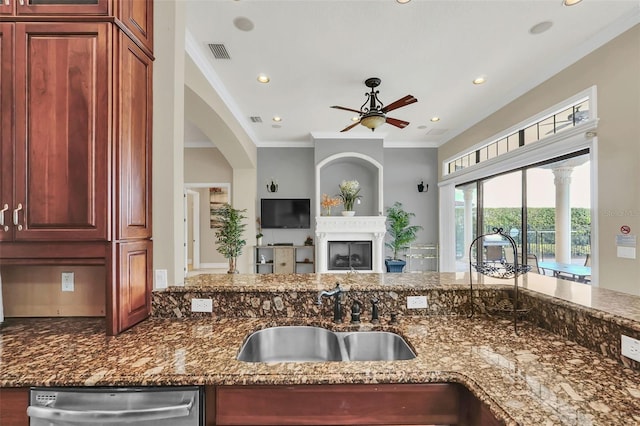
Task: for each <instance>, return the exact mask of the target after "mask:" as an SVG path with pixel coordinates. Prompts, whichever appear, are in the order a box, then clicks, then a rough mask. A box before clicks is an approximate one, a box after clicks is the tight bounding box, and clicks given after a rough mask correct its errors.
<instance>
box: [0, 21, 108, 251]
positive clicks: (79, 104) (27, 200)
mask: <svg viewBox="0 0 640 426" xmlns="http://www.w3.org/2000/svg"><path fill="white" fill-rule="evenodd" d="M109 30H110V27H109V24H106V23H17V24H16V27H15V34H16V36H15V57H16V61H15V68H14V69H15V71H14V75H15V88H16V91H15V101H14V102H15V106H16V108H15V111H16V120H15V123H16V127H15V142H14V158H15V163H14V164H15V168H14V198H15V200H14V204H13V205H12V207H11V208H12V209H13V212H14V213H12V215H13V218H12V219H13V221H14V222H13V224H14V226H12V227H11V231H13V239H14V240H15V241H61V240H64V241H78V240H104V239H106V238H107V221H106V218H107V191H105V189H106V188H107V185H106V183H107V176H108V174H107V173H108V170H107V168H108V165H109V162H108V161H107V160H108V143H107V142H108V141H107V138H108V134H109V133H108V123H109V122H108V120H106V118H107V117H108V116H109V114H108V103H107V99H108V98H107V96H108V93H107V89H108V84H109V80H108V75H107V73H105V70H107V69H108V51H107V47H108V42H109ZM16 219H17V221H16Z"/></svg>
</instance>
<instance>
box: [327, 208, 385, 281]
mask: <svg viewBox="0 0 640 426" xmlns="http://www.w3.org/2000/svg"><path fill="white" fill-rule="evenodd" d="M385 220H386V217H385V216H353V217H347V216H317V217H316V266H317V271H318V272H320V273H322V272H349V271H351V270H352V268H353V270H356V271H362V272H384V234H385V232H386V226H385Z"/></svg>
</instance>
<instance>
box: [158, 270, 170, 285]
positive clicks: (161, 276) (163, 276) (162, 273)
mask: <svg viewBox="0 0 640 426" xmlns="http://www.w3.org/2000/svg"><path fill="white" fill-rule="evenodd" d="M156 288H167V270H166V269H156Z"/></svg>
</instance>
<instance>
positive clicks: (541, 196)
mask: <svg viewBox="0 0 640 426" xmlns="http://www.w3.org/2000/svg"><path fill="white" fill-rule="evenodd" d="M590 181H591V179H590V163H589V153H588V151H586V150H585V151H581V152H578V153H575V154H572V155H567V156H564V157H562V158H556V159H553V160H550V161H546V162H543V163H539V164H534V165H531V166H527V167H523V168H520V169H518V170H513V171H510V172H508V173H504V174H500V175H496V176H491V177H487V178H484V179H481V180H477V181H473V182H468V183H466V184H463V185H459V186H456V258H457V267H456V269H457V270H458V271H465V270H468V268H469V259H468V250H469V245H470V243H471V241H473V239H475V238H476V237H477V236H478V235H480V234H488V233H492V232H493V230H494V229H499V228H502V229H503V232H504V233H505V234H507V235H510V236H511V237H512V238H513V239H514V240H515V242H516V246H517V250H518V261H519V262H520V263H526V264H530V265H531V266H532V271H533V272H538V273H545V270H544V269H542V268H538V263H539V262H555V263H564V264H580V265H584V264H585V263H588V261H589V260H588V259H589V257H588V256H587V255H589V254H590V252H591V247H590V245H591V211H590V205H591V200H590V194H591V188H590ZM484 240H485V241H483V243H482V246H483V247H482V257H483V259H485V260H492V261H496V260H497V261H503V262H509V263H511V262H513V250H512V249H511V247H510V244H508V243H507V242H506V240H503V241H498V239H496V241H491V240H487V239H486V238H485V239H484ZM507 249H508V250H507ZM476 256H480V253H477V254H474V255H472V257H476ZM546 272H547V274H548V275H549V274H551V273H552V272H551V271H546Z"/></svg>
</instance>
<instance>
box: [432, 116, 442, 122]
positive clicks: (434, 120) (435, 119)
mask: <svg viewBox="0 0 640 426" xmlns="http://www.w3.org/2000/svg"><path fill="white" fill-rule="evenodd" d="M431 121H433V122H434V123H435V122H436V121H440V117H431Z"/></svg>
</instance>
